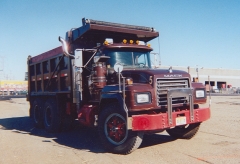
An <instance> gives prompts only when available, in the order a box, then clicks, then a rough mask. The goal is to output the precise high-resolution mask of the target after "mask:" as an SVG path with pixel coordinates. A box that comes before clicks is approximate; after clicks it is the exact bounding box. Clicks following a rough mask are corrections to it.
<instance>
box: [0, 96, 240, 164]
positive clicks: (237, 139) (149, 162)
mask: <svg viewBox="0 0 240 164" xmlns="http://www.w3.org/2000/svg"><path fill="white" fill-rule="evenodd" d="M211 102H212V104H211V119H210V120H208V121H206V122H204V123H202V124H201V127H200V130H199V132H198V133H197V135H196V136H195V137H194V138H192V139H191V140H181V139H179V140H174V139H173V138H171V137H170V136H169V135H167V133H165V132H163V133H159V134H153V135H145V136H144V139H143V143H142V145H141V146H140V148H139V149H137V150H136V151H134V152H133V153H131V154H129V155H117V154H111V153H107V152H105V150H104V149H103V148H102V146H101V144H100V143H99V139H98V136H97V132H96V131H95V130H94V129H83V128H80V127H76V128H75V129H74V130H72V131H70V132H64V133H58V134H49V133H46V132H45V130H44V129H36V128H34V126H33V124H32V122H31V120H30V119H29V117H28V109H29V104H28V102H26V101H25V99H22V98H18V99H13V100H9V101H0V163H8V164H18V163H21V164H22V163H24V164H30V163H31V164H38V163H39V164H40V163H41V164H45V163H49V164H55V163H56V164H65V163H69V164H72V163H78V164H81V163H83V164H90V163H91V164H92V163H93V164H94V163H96V164H99V163H100V164H103V163H104V164H108V163H109V164H110V163H111V164H112V163H119V164H120V163H124V164H128V163H129V164H142V163H146V164H156V163H164V164H165V163H166V164H172V163H174V164H175V163H180V164H187V163H193V164H198V163H199V164H204V163H208V164H212V163H214V164H219V163H226V164H236V163H240V96H213V97H212V100H211Z"/></svg>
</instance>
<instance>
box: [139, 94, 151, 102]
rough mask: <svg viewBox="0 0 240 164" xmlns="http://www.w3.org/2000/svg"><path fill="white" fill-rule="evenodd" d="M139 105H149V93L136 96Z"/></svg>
mask: <svg viewBox="0 0 240 164" xmlns="http://www.w3.org/2000/svg"><path fill="white" fill-rule="evenodd" d="M136 99H137V103H139V104H141V103H148V102H150V96H149V94H148V93H138V94H137V95H136Z"/></svg>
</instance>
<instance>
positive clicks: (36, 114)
mask: <svg viewBox="0 0 240 164" xmlns="http://www.w3.org/2000/svg"><path fill="white" fill-rule="evenodd" d="M39 114H40V112H39V107H38V105H35V106H34V121H35V122H36V123H38V122H39V118H40V116H39Z"/></svg>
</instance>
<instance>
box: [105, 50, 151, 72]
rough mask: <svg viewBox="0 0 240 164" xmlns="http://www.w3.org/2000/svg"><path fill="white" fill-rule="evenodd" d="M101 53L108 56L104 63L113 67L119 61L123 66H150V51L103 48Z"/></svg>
mask: <svg viewBox="0 0 240 164" xmlns="http://www.w3.org/2000/svg"><path fill="white" fill-rule="evenodd" d="M103 54H105V55H106V56H109V57H110V59H109V60H108V61H107V63H106V64H107V65H110V66H111V67H113V66H114V64H115V63H121V64H122V65H123V66H124V67H136V68H151V63H150V52H143V51H136V50H131V49H130V50H129V49H127V50H126V49H125V50H119V49H117V50H116V49H114V50H113V49H111V50H109V49H108V50H105V51H104V52H103Z"/></svg>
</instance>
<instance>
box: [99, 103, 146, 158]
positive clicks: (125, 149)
mask: <svg viewBox="0 0 240 164" xmlns="http://www.w3.org/2000/svg"><path fill="white" fill-rule="evenodd" d="M98 133H99V136H100V139H101V141H102V144H103V146H104V147H105V148H106V149H107V150H108V151H110V152H113V153H117V154H129V153H131V152H133V151H134V150H136V149H137V148H138V147H139V146H140V145H141V143H142V138H143V133H139V132H133V131H130V130H128V128H127V121H126V114H125V112H124V111H123V110H122V109H121V108H120V105H119V104H118V103H112V104H109V105H107V106H105V107H104V109H103V110H102V112H101V113H100V115H99V122H98Z"/></svg>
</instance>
